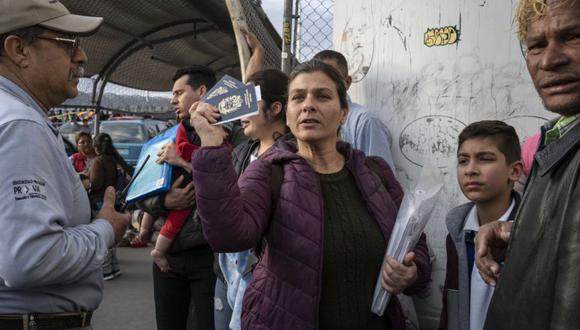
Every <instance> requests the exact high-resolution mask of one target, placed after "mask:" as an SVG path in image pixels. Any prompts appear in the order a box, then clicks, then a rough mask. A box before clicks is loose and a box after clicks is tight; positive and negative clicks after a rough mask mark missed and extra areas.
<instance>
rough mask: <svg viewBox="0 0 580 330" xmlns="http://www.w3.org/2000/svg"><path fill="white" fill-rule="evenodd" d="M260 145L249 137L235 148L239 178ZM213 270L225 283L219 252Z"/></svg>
mask: <svg viewBox="0 0 580 330" xmlns="http://www.w3.org/2000/svg"><path fill="white" fill-rule="evenodd" d="M259 145H260V141H258V140H251V139H249V140H247V141H246V142H244V143H240V144H238V145H237V146H236V147H235V148H234V151H233V152H232V162H233V164H234V169H235V171H236V174H237V175H238V178H239V177H240V175H242V173H243V172H244V170H245V169H246V168H247V167H248V165H249V164H250V159H251V157H252V154H253V153H254V150H256V148H257V147H258V146H259ZM213 271H214V273H215V274H216V276H217V277H218V278H219V279H220V280H221V281H222V282H224V283H225V279H224V274H223V272H222V270H221V268H220V264H219V258H218V256H217V253H216V256H215V260H214V263H213ZM226 285H227V284H226Z"/></svg>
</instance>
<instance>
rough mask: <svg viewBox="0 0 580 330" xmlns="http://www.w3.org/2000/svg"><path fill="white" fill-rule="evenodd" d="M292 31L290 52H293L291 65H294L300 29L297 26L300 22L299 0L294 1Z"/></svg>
mask: <svg viewBox="0 0 580 330" xmlns="http://www.w3.org/2000/svg"><path fill="white" fill-rule="evenodd" d="M294 6H295V7H294V33H293V38H292V54H294V58H293V61H292V62H293V63H292V65H295V64H296V63H294V62H295V61H297V60H298V52H297V45H298V42H299V40H300V30H299V26H300V25H301V23H300V0H296V3H295V4H294Z"/></svg>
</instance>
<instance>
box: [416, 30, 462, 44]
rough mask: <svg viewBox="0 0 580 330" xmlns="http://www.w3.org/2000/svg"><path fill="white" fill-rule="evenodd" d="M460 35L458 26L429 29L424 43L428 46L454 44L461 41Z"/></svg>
mask: <svg viewBox="0 0 580 330" xmlns="http://www.w3.org/2000/svg"><path fill="white" fill-rule="evenodd" d="M459 35H460V31H459V30H458V29H457V26H446V27H442V28H433V29H427V32H425V35H424V44H425V46H427V47H433V46H447V45H452V44H455V43H457V42H458V41H459Z"/></svg>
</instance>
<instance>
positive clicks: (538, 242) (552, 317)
mask: <svg viewBox="0 0 580 330" xmlns="http://www.w3.org/2000/svg"><path fill="white" fill-rule="evenodd" d="M545 130H546V127H544V128H543V129H542V140H543V135H544V134H543V133H544V132H545ZM579 148H580V124H576V126H574V127H572V128H570V130H569V131H568V132H567V133H566V134H565V135H564V136H563V137H561V138H560V139H558V140H556V141H554V142H552V143H550V144H548V145H547V146H540V149H539V150H538V152H537V153H536V155H535V156H534V164H533V167H532V172H531V174H530V177H529V179H528V184H527V186H526V190H525V192H524V196H523V198H522V204H521V206H520V210H519V212H518V214H517V216H516V222H515V224H514V227H513V228H512V234H511V236H510V242H509V246H508V250H507V255H506V261H505V267H504V271H503V274H502V276H501V278H500V280H499V282H498V284H497V288H496V290H495V294H494V296H493V298H492V300H491V305H490V307H489V310H488V313H487V319H486V323H485V328H486V329H577V328H578V326H579V325H580V312H579V311H580V185H579V182H578V181H579V179H580V152H578V149H579Z"/></svg>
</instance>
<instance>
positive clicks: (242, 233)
mask: <svg viewBox="0 0 580 330" xmlns="http://www.w3.org/2000/svg"><path fill="white" fill-rule="evenodd" d="M338 148H339V151H340V152H341V153H342V154H343V155H344V156H345V158H346V164H345V166H346V168H348V169H349V171H350V172H351V173H353V176H354V178H355V180H356V183H357V186H358V188H359V190H360V193H361V195H362V197H363V199H364V200H365V201H366V202H367V205H368V208H369V211H370V214H371V215H372V216H373V217H374V218H375V219H376V221H377V223H378V224H379V227H380V228H381V230H382V233H383V235H384V237H385V239H386V241H388V239H389V237H390V235H391V231H392V230H393V226H394V222H395V219H396V215H397V210H398V208H399V205H400V203H401V200H402V198H403V191H402V189H401V187H400V185H399V183H398V182H397V180H396V179H395V177H394V175H393V173H392V172H391V170H390V168H389V166H388V165H387V164H386V162H385V161H384V160H382V159H380V158H378V157H373V158H374V161H375V162H377V163H378V164H379V165H380V167H381V168H382V171H383V175H384V176H385V177H386V178H388V182H390V183H391V184H390V185H389V186H388V187H386V188H385V186H384V185H383V184H382V182H381V179H380V178H379V177H378V176H377V175H376V174H375V173H374V172H373V171H371V170H370V169H369V168H367V167H366V166H365V165H364V161H365V156H364V154H363V153H362V152H361V151H359V150H352V149H350V146H349V145H348V144H345V143H342V142H339V144H338ZM272 163H279V164H281V165H282V166H283V169H284V172H283V173H284V175H283V181H282V182H283V183H282V187H281V189H280V197H279V199H278V205H277V207H276V210H275V212H274V214H271V213H272V205H271V204H272V196H271V173H272ZM192 166H193V181H194V183H195V185H196V188H197V192H196V193H197V203H198V212H199V214H200V216H201V219H202V224H203V232H204V235H205V237H206V239H207V240H208V242H209V243H210V245H211V246H212V248H213V249H214V250H215V251H217V252H233V251H241V250H246V249H250V248H253V247H255V246H256V245H257V243H258V242H259V241H260V240H261V238H262V237H263V236H265V238H266V243H265V248H264V252H263V254H262V257H261V259H260V261H259V263H258V264H257V266H256V268H255V270H254V272H253V277H252V282H251V283H250V286H249V288H248V289H247V290H246V293H245V295H244V302H243V311H242V328H243V329H276V330H284V329H317V328H318V317H319V315H318V313H319V303H320V290H321V274H322V255H323V251H322V247H323V232H324V229H323V226H324V223H323V221H324V214H323V210H324V207H323V200H322V192H321V187H320V180H319V178H318V174H317V173H315V172H314V170H313V169H312V168H311V167H310V166H309V165H308V163H307V162H306V161H305V160H304V159H303V158H301V157H300V156H298V155H297V154H296V150H295V148H294V147H293V146H292V145H290V144H288V143H284V141H278V142H277V143H276V145H275V146H274V147H273V148H270V149H269V150H268V151H267V152H266V153H264V155H262V156H261V157H260V158H259V159H258V160H256V161H254V162H252V163H251V164H250V166H249V167H248V168H247V169H246V171H245V173H244V175H242V177H241V178H240V180H239V185H238V184H237V182H236V181H237V180H236V173H235V171H234V168H233V166H232V160H231V156H230V155H229V153H228V152H227V150H226V149H225V148H221V147H212V148H202V149H200V150H199V151H198V152H196V153H195V154H194V156H193V158H192ZM270 219H271V220H270ZM267 228H268V230H267V232H266V229H267ZM385 249H386V246H385ZM415 253H416V258H415V262H416V264H417V268H418V280H417V281H416V283H415V284H414V285H413V286H412V287H411V288H409V289H408V290H407V291H406V292H405V293H407V294H412V293H414V292H415V290H421V289H423V288H424V287H425V286H426V285H427V284H428V282H429V280H430V273H431V266H430V264H429V256H428V250H427V244H426V240H425V236H424V235H423V236H422V238H421V240H420V241H419V243H418V244H417V246H416V248H415ZM377 275H378V274H377ZM369 299H371V297H369ZM386 315H387V320H388V323H389V325H388V326H389V329H404V326H405V321H404V316H403V313H402V310H401V308H400V305H399V303H398V300H397V299H392V300H391V303H390V304H389V306H388V307H387V311H386Z"/></svg>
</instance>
